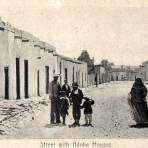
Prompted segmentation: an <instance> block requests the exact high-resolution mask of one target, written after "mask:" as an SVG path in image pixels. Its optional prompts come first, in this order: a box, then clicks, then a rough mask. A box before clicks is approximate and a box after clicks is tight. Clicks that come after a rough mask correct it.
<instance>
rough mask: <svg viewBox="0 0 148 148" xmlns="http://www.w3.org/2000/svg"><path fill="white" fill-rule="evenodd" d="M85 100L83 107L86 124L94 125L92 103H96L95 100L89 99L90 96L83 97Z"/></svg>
mask: <svg viewBox="0 0 148 148" xmlns="http://www.w3.org/2000/svg"><path fill="white" fill-rule="evenodd" d="M83 99H84V100H85V101H84V103H83V105H82V106H81V108H84V115H85V124H84V126H93V125H92V113H93V110H92V107H91V106H92V105H93V104H94V100H92V99H89V98H88V97H84V98H83Z"/></svg>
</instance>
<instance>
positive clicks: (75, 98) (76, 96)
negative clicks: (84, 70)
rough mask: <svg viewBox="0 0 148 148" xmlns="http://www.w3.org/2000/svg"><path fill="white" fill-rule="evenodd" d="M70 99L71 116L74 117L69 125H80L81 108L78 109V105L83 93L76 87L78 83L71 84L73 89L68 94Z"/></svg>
mask: <svg viewBox="0 0 148 148" xmlns="http://www.w3.org/2000/svg"><path fill="white" fill-rule="evenodd" d="M70 98H71V101H72V103H73V105H72V106H73V107H72V108H73V110H72V113H73V118H74V123H73V124H72V125H71V126H80V123H79V121H80V117H81V110H80V105H81V103H82V99H83V93H82V90H80V89H79V88H78V84H77V83H74V84H73V90H72V92H71V95H70Z"/></svg>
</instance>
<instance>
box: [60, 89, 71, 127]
mask: <svg viewBox="0 0 148 148" xmlns="http://www.w3.org/2000/svg"><path fill="white" fill-rule="evenodd" d="M68 109H69V102H68V98H67V97H66V93H65V91H61V96H60V114H61V117H62V120H63V125H66V123H65V122H66V115H68Z"/></svg>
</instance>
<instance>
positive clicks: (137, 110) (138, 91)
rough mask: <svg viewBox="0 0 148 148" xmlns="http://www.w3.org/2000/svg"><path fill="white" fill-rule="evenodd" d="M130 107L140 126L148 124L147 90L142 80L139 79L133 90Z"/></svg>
mask: <svg viewBox="0 0 148 148" xmlns="http://www.w3.org/2000/svg"><path fill="white" fill-rule="evenodd" d="M130 94H131V100H130V105H131V107H132V111H133V115H134V119H135V121H136V122H137V123H138V124H144V123H146V122H148V107H147V102H146V96H147V88H146V87H145V85H144V84H143V82H142V80H141V79H140V78H137V79H136V80H135V82H134V84H133V86H132V89H131V92H130Z"/></svg>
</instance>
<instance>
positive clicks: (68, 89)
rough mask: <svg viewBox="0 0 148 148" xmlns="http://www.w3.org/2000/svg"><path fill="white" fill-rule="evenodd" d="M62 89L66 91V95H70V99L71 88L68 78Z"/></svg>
mask: <svg viewBox="0 0 148 148" xmlns="http://www.w3.org/2000/svg"><path fill="white" fill-rule="evenodd" d="M62 90H63V91H65V93H66V96H67V97H68V99H69V101H70V93H71V89H70V86H69V85H68V83H67V80H64V85H63V86H62Z"/></svg>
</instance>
